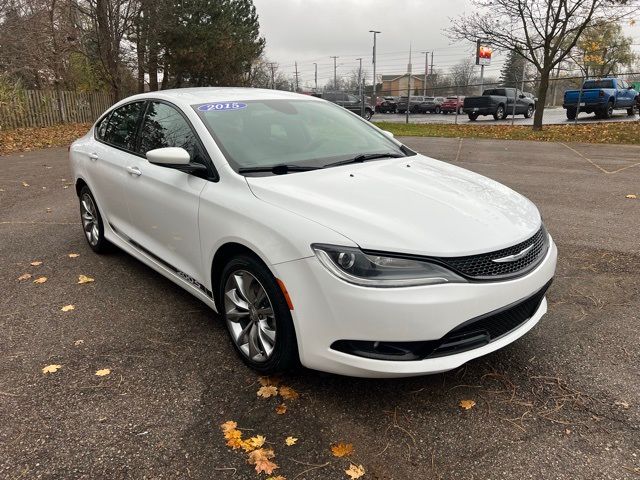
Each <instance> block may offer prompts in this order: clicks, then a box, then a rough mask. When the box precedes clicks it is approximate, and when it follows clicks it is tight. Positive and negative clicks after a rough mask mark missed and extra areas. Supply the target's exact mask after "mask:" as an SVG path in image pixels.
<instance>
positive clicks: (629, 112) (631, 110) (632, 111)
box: [627, 107, 636, 117]
mask: <svg viewBox="0 0 640 480" xmlns="http://www.w3.org/2000/svg"><path fill="white" fill-rule="evenodd" d="M635 114H636V107H631V108H627V115H628V116H630V117H633V116H634V115H635Z"/></svg>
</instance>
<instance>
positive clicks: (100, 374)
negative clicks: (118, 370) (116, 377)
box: [96, 368, 111, 377]
mask: <svg viewBox="0 0 640 480" xmlns="http://www.w3.org/2000/svg"><path fill="white" fill-rule="evenodd" d="M110 373H111V370H109V369H108V368H103V369H102V370H98V371H97V372H96V375H97V376H98V377H105V376H107V375H109V374H110Z"/></svg>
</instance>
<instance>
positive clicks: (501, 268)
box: [435, 226, 549, 280]
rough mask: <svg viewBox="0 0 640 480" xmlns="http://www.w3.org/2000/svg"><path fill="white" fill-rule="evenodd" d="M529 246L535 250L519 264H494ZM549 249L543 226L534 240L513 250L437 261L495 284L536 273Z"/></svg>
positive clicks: (459, 271) (442, 258)
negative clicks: (497, 281)
mask: <svg viewBox="0 0 640 480" xmlns="http://www.w3.org/2000/svg"><path fill="white" fill-rule="evenodd" d="M529 246H532V248H531V250H529V251H528V252H527V254H526V255H525V256H524V257H522V258H520V259H518V260H514V261H508V262H502V263H500V262H494V261H493V260H495V259H500V258H504V257H508V256H509V255H517V254H518V253H520V252H522V251H523V250H524V249H525V248H527V247H529ZM548 248H549V236H548V235H547V232H546V230H545V228H544V226H543V227H540V230H538V232H537V233H536V234H535V235H534V236H533V237H531V238H529V239H527V240H525V241H524V242H520V243H518V244H517V245H514V246H512V247H508V248H503V249H502V250H497V251H495V252H491V253H483V254H480V255H469V256H465V257H437V258H435V260H437V261H438V262H440V263H442V264H444V265H446V266H447V267H448V268H450V269H451V270H454V271H456V272H458V273H460V274H462V275H463V276H465V277H468V278H471V279H474V280H496V279H500V278H506V277H512V276H516V275H521V274H523V273H525V272H527V271H529V270H531V269H533V268H534V267H535V266H536V265H537V264H538V263H539V262H540V260H542V259H543V258H544V256H545V254H546V253H547V249H548Z"/></svg>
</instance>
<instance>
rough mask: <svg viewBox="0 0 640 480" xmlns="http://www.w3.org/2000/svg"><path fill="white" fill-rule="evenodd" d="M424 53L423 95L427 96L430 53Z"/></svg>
mask: <svg viewBox="0 0 640 480" xmlns="http://www.w3.org/2000/svg"><path fill="white" fill-rule="evenodd" d="M420 53H424V80H423V81H422V87H423V89H422V95H424V96H425V97H426V96H427V74H428V73H429V52H420Z"/></svg>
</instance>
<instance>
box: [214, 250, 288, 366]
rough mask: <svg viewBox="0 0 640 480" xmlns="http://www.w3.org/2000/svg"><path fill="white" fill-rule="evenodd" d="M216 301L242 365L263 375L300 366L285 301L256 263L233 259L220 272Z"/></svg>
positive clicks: (240, 257) (270, 276) (252, 259)
mask: <svg viewBox="0 0 640 480" xmlns="http://www.w3.org/2000/svg"><path fill="white" fill-rule="evenodd" d="M247 297H248V298H247ZM218 299H220V301H219V302H218V304H219V305H220V313H221V315H222V317H223V318H224V321H225V324H226V325H227V330H228V331H229V337H230V339H231V343H232V345H233V347H234V349H235V350H236V352H237V353H238V355H239V356H240V358H241V359H242V360H243V361H244V363H246V364H247V365H248V366H249V367H251V368H252V369H253V370H255V371H257V372H258V373H260V374H263V375H273V374H276V373H282V372H286V371H288V370H292V369H294V368H296V367H298V366H299V365H300V360H299V356H298V344H297V341H296V333H295V328H294V326H293V320H292V318H291V312H290V310H289V306H288V305H287V300H286V299H285V297H284V295H283V293H282V290H281V289H280V287H279V285H278V282H277V280H276V279H275V277H274V276H273V274H272V273H271V271H270V270H269V269H268V268H267V267H266V266H265V265H264V264H263V263H262V262H261V261H260V260H258V259H257V258H255V257H253V256H251V255H245V254H243V255H237V256H235V257H233V258H232V259H231V260H230V261H229V262H228V263H227V264H226V265H225V267H224V268H223V269H222V274H221V278H220V290H219V292H218ZM256 299H257V300H256ZM251 301H253V302H255V305H254V304H253V303H251ZM247 304H249V305H248V308H245V307H243V306H242V305H247ZM261 312H262V313H261ZM233 314H235V315H233ZM245 340H246V343H244V341H245Z"/></svg>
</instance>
